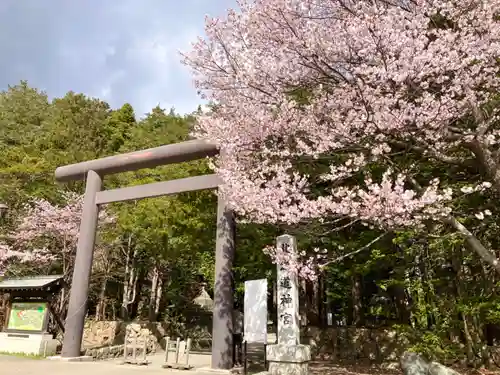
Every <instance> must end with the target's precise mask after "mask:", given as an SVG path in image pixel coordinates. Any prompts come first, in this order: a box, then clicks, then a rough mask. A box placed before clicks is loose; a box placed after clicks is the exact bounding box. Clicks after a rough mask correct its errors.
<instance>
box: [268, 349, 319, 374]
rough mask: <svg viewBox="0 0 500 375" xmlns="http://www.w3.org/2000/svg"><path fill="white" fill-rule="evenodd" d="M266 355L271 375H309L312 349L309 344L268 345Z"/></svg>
mask: <svg viewBox="0 0 500 375" xmlns="http://www.w3.org/2000/svg"><path fill="white" fill-rule="evenodd" d="M266 357H267V362H268V363H269V369H268V373H269V374H270V375H307V374H308V372H309V361H310V360H311V349H310V347H309V345H287V344H276V345H268V346H267V347H266Z"/></svg>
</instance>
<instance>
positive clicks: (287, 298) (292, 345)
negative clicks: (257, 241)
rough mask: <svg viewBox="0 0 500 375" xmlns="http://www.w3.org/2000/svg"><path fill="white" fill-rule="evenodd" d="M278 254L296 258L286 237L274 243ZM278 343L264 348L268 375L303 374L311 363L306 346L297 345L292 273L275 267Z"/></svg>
mask: <svg viewBox="0 0 500 375" xmlns="http://www.w3.org/2000/svg"><path fill="white" fill-rule="evenodd" d="M276 242H277V243H276V245H277V247H278V249H279V251H283V252H288V253H289V254H290V257H291V258H294V257H296V256H297V243H296V241H295V238H294V237H293V236H290V235H286V234H285V235H283V236H279V237H278V238H277V240H276ZM277 283H278V288H277V289H278V344H276V345H268V346H267V348H266V357H267V361H268V363H269V370H268V372H269V374H271V375H306V374H307V373H308V370H309V361H310V360H311V350H310V348H309V346H308V345H301V344H300V319H299V290H298V280H297V275H296V274H295V273H292V272H289V271H288V270H287V269H286V268H285V267H282V266H281V265H278V279H277Z"/></svg>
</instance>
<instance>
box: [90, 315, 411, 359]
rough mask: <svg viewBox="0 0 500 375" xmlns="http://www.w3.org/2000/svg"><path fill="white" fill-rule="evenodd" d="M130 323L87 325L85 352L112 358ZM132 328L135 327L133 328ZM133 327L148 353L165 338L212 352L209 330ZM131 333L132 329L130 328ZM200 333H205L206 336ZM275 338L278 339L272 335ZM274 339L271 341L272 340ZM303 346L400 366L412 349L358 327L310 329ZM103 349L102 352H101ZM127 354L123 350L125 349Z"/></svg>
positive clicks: (394, 337) (388, 333) (322, 354)
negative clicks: (185, 341) (188, 341)
mask: <svg viewBox="0 0 500 375" xmlns="http://www.w3.org/2000/svg"><path fill="white" fill-rule="evenodd" d="M129 324H130V323H125V322H118V321H94V320H88V321H87V322H86V323H85V331H84V335H83V348H84V350H85V351H86V352H88V353H89V354H90V353H92V354H90V355H93V354H94V353H95V354H96V357H98V356H101V355H102V353H101V352H106V353H105V354H108V351H110V349H104V348H105V347H113V350H111V352H110V353H109V354H110V355H111V356H113V355H116V354H115V352H116V351H119V350H120V349H119V348H118V347H117V346H119V345H123V342H124V338H125V331H126V327H127V325H129ZM131 326H132V325H131ZM133 326H134V327H135V330H139V329H140V330H142V331H143V332H145V331H146V330H149V331H150V338H149V339H148V341H150V342H151V343H150V344H148V351H155V350H157V349H159V348H164V346H165V343H164V340H163V338H164V337H165V336H167V335H170V336H171V337H172V338H176V337H178V336H179V337H184V336H189V337H190V338H192V339H193V348H194V349H195V350H196V349H200V348H208V347H209V345H210V333H209V332H207V330H206V327H204V328H203V330H202V327H197V328H196V327H195V328H196V329H195V328H190V329H187V328H185V327H175V329H173V328H174V327H167V326H166V325H165V324H164V323H149V322H144V323H141V322H137V323H134V324H133ZM129 329H130V328H129ZM198 331H200V332H201V331H202V332H203V335H201V334H199V332H198ZM270 336H274V335H270ZM270 338H271V337H270ZM301 343H303V344H308V345H311V351H312V354H313V357H315V358H321V359H332V360H343V361H359V360H367V361H370V362H376V363H382V362H397V361H398V359H399V356H400V355H401V354H402V353H403V351H404V350H405V349H406V348H407V347H408V346H409V343H408V342H407V341H406V340H405V339H404V338H403V337H401V336H400V335H398V334H397V333H396V332H395V331H393V330H389V329H368V328H355V327H337V328H334V327H327V328H318V327H307V328H303V329H302V331H301ZM101 349H102V350H101ZM121 350H122V352H123V349H121Z"/></svg>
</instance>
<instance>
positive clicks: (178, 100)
mask: <svg viewBox="0 0 500 375" xmlns="http://www.w3.org/2000/svg"><path fill="white" fill-rule="evenodd" d="M235 3H236V0H177V1H175V0H1V1H0V88H1V89H5V88H6V87H7V85H9V84H16V83H18V82H19V81H20V80H28V83H29V84H30V85H31V86H34V87H37V88H40V89H43V90H45V91H46V92H47V94H48V95H49V96H50V97H54V96H62V95H64V94H65V93H66V92H67V91H69V90H72V91H75V92H83V93H85V94H87V95H90V96H95V97H99V98H102V99H104V100H106V101H107V102H108V103H110V105H111V106H112V107H119V106H121V105H122V104H123V103H126V102H129V103H131V104H132V105H133V106H134V108H135V109H136V114H137V115H138V116H139V117H140V116H142V115H143V114H144V113H146V112H148V111H149V110H150V109H151V108H153V107H154V106H156V105H157V104H160V105H161V106H162V107H163V108H166V109H169V108H171V107H175V109H176V110H177V111H178V112H180V113H186V112H190V111H192V110H195V109H196V107H197V105H198V104H200V103H201V101H200V99H199V98H198V96H197V94H196V90H195V89H194V87H193V85H192V80H191V77H190V74H189V71H188V70H187V68H185V67H184V66H182V65H181V64H180V57H179V54H178V51H179V50H186V49H189V48H190V42H192V41H194V40H195V39H196V37H197V36H198V35H203V27H204V18H205V15H206V14H210V15H214V16H219V15H223V14H225V13H226V9H228V8H230V7H235Z"/></svg>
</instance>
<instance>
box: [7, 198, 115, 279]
mask: <svg viewBox="0 0 500 375" xmlns="http://www.w3.org/2000/svg"><path fill="white" fill-rule="evenodd" d="M63 198H64V200H65V202H66V203H65V204H64V205H60V206H59V205H54V204H52V203H50V202H49V201H47V200H45V199H34V200H33V201H31V202H30V203H29V204H26V206H25V213H24V216H23V217H22V218H21V220H20V222H19V224H18V226H17V228H16V230H15V232H14V233H12V234H11V236H10V237H11V239H12V240H13V248H14V249H15V250H12V248H11V247H7V246H6V245H4V248H3V249H2V248H0V264H2V260H3V264H6V263H7V261H8V260H9V259H11V260H12V259H16V260H20V261H22V262H33V263H39V264H46V263H48V262H50V261H53V260H55V259H62V260H63V266H64V272H67V271H69V270H70V268H69V265H70V263H71V257H72V256H73V255H74V252H75V250H76V244H77V241H78V235H79V228H80V219H81V214H82V208H83V196H82V195H78V194H76V193H72V192H69V193H64V197H63ZM99 219H100V221H99V222H100V224H106V223H109V222H112V221H113V220H114V218H113V217H112V216H110V215H108V213H107V212H106V211H105V210H100V212H99ZM4 267H5V266H4Z"/></svg>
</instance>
